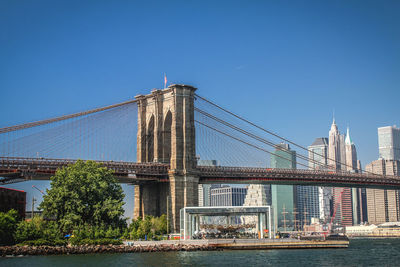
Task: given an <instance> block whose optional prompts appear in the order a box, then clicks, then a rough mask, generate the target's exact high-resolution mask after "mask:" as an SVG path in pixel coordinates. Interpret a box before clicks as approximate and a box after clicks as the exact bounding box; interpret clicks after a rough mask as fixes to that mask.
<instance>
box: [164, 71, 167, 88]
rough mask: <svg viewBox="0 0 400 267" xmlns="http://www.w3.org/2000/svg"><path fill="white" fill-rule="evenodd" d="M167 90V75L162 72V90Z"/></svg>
mask: <svg viewBox="0 0 400 267" xmlns="http://www.w3.org/2000/svg"><path fill="white" fill-rule="evenodd" d="M165 88H167V74H166V73H165V72H164V87H163V89H165Z"/></svg>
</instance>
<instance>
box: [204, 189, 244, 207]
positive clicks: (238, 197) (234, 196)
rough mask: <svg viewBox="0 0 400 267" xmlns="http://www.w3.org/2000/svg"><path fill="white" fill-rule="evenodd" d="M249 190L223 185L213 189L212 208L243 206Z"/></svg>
mask: <svg viewBox="0 0 400 267" xmlns="http://www.w3.org/2000/svg"><path fill="white" fill-rule="evenodd" d="M246 193H247V188H241V187H231V186H228V185H223V186H221V187H217V188H212V189H211V206H242V205H243V203H244V198H245V197H246Z"/></svg>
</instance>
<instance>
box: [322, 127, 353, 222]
mask: <svg viewBox="0 0 400 267" xmlns="http://www.w3.org/2000/svg"><path fill="white" fill-rule="evenodd" d="M345 140H347V143H348V144H346V141H345ZM346 152H347V153H346ZM347 155H348V156H349V159H348V161H349V162H353V161H354V160H355V164H353V163H352V164H351V165H349V166H347V162H348V161H347V160H346V156H347ZM328 165H329V167H330V168H331V169H334V170H344V171H346V170H347V171H355V170H353V167H356V166H357V155H356V151H355V146H354V144H353V143H352V142H351V139H350V135H348V136H347V137H346V138H345V137H344V135H342V134H340V132H339V130H338V127H337V125H336V122H335V119H333V122H332V125H331V130H330V131H329V146H328ZM350 169H351V170H350ZM332 195H333V208H334V211H336V215H335V218H334V222H335V224H337V225H340V226H351V225H353V197H352V189H351V188H340V187H334V188H333V192H332Z"/></svg>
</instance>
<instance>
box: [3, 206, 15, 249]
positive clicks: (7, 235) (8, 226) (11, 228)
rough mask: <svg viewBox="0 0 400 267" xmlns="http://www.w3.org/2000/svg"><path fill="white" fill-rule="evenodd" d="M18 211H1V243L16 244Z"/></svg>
mask: <svg viewBox="0 0 400 267" xmlns="http://www.w3.org/2000/svg"><path fill="white" fill-rule="evenodd" d="M18 217H19V216H18V212H17V211H16V210H10V211H8V212H0V245H11V244H14V242H15V240H14V235H13V234H14V232H15V229H16V227H17V223H18V219H19V218H18Z"/></svg>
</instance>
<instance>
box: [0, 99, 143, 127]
mask: <svg viewBox="0 0 400 267" xmlns="http://www.w3.org/2000/svg"><path fill="white" fill-rule="evenodd" d="M135 102H137V100H136V99H135V100H128V101H125V102H122V103H118V104H114V105H110V106H106V107H102V108H96V109H92V110H88V111H83V112H79V113H74V114H70V115H63V116H60V117H56V118H51V119H46V120H40V121H35V122H28V123H24V124H19V125H14V126H10V127H4V128H0V134H2V133H8V132H13V131H16V130H22V129H27V128H32V127H35V126H40V125H45V124H49V123H52V122H57V121H63V120H67V119H71V118H76V117H80V116H84V115H88V114H92V113H97V112H100V111H104V110H108V109H112V108H116V107H120V106H123V105H127V104H131V103H135Z"/></svg>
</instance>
